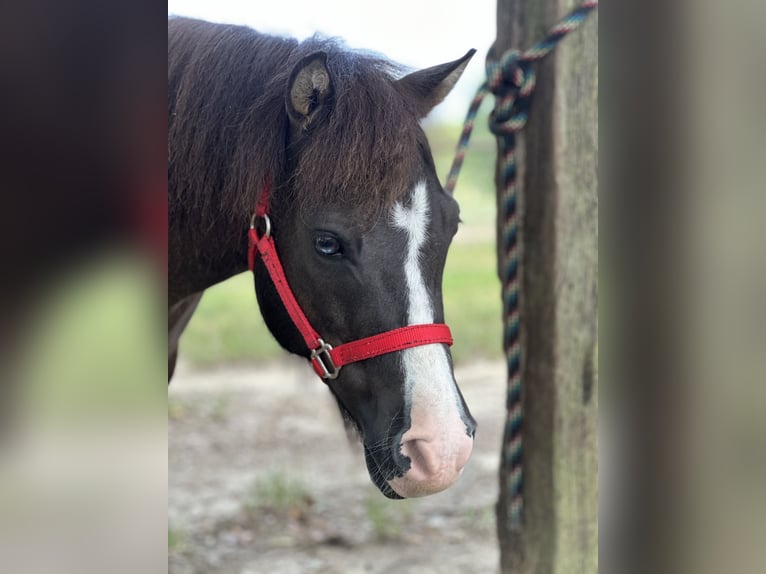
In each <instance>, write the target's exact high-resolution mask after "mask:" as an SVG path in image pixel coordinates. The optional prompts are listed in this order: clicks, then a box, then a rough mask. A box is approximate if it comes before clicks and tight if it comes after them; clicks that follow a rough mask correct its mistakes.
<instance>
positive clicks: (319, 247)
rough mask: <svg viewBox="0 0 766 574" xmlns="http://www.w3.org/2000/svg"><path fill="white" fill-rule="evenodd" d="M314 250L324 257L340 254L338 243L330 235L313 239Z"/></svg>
mask: <svg viewBox="0 0 766 574" xmlns="http://www.w3.org/2000/svg"><path fill="white" fill-rule="evenodd" d="M314 249H316V251H317V253H319V255H324V256H326V257H329V256H332V255H339V254H340V253H341V248H340V241H338V239H337V238H335V237H333V236H332V235H320V236H318V237H317V238H316V239H314Z"/></svg>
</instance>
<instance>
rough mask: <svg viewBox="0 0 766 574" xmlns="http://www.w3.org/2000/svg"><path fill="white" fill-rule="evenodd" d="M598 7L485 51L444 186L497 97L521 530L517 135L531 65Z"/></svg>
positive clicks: (507, 459)
mask: <svg viewBox="0 0 766 574" xmlns="http://www.w3.org/2000/svg"><path fill="white" fill-rule="evenodd" d="M597 7H598V0H590V1H584V2H582V3H581V4H580V5H579V6H577V7H576V8H575V9H574V10H572V12H570V13H569V15H567V16H566V17H565V18H564V19H563V20H562V21H561V22H559V23H558V24H557V25H555V26H554V27H553V28H551V30H550V31H549V32H548V35H547V36H546V38H545V39H544V40H542V41H541V42H538V43H537V44H535V45H534V46H532V48H530V49H529V50H527V51H525V52H519V51H518V50H509V51H508V52H506V53H505V54H503V56H502V57H501V58H500V59H499V60H496V59H495V58H494V47H493V48H492V49H490V51H489V54H487V62H486V71H487V80H486V81H485V82H484V83H483V84H482V85H481V86H480V87H479V89H478V90H477V92H476V95H475V96H474V98H473V101H472V102H471V105H470V107H469V108H468V114H467V115H466V118H465V123H464V124H463V131H462V133H461V134H460V139H459V141H458V146H457V151H456V152H455V159H454V161H453V163H452V168H451V169H450V172H449V175H448V177H447V184H446V185H445V190H446V191H447V192H448V193H450V194H452V193H454V190H455V184H456V183H457V178H458V175H459V174H460V169H461V167H462V164H463V159H464V158H465V151H466V148H467V147H468V142H469V140H470V138H471V132H472V131H473V126H474V122H475V120H476V115H477V113H478V111H479V107H480V106H481V103H482V102H483V101H484V98H485V97H486V95H487V94H488V93H490V92H491V93H492V94H493V95H494V96H495V108H494V109H493V110H492V113H491V114H490V116H489V128H490V131H491V132H492V133H493V134H495V136H496V137H497V138H498V139H499V142H500V149H499V155H500V162H499V163H500V175H501V177H502V182H503V186H502V191H501V198H500V199H501V200H500V209H501V213H502V226H501V247H502V250H503V251H502V255H503V257H502V261H503V264H502V268H501V271H500V273H501V281H502V298H503V349H504V351H505V355H506V361H507V366H508V395H507V399H506V409H507V418H506V426H505V431H504V436H503V452H502V461H501V464H502V465H503V474H502V476H505V477H507V483H506V484H505V485H504V487H505V489H506V493H507V496H508V500H510V512H509V514H508V523H509V527H510V528H511V529H512V530H514V529H519V528H520V527H521V524H522V517H523V510H524V498H523V487H524V481H523V478H524V477H523V473H522V445H523V443H522V424H523V411H522V394H521V391H522V387H521V347H520V344H519V277H518V271H519V261H520V253H519V246H518V217H517V213H516V158H515V155H514V150H515V147H516V134H517V133H518V132H520V131H521V130H522V129H523V128H524V126H525V125H526V123H527V112H528V110H529V106H530V104H531V102H532V94H533V93H534V89H535V73H534V70H533V68H532V64H533V63H534V62H537V61H538V60H541V59H542V58H544V57H545V56H546V55H548V54H549V53H550V52H551V51H552V50H553V48H555V47H556V45H557V44H558V43H559V41H561V39H562V38H564V36H566V35H567V34H569V33H570V32H571V31H573V30H575V29H576V28H578V27H579V26H580V24H582V22H583V21H584V20H585V18H586V17H587V16H588V14H590V12H591V11H593V10H594V9H595V8H597Z"/></svg>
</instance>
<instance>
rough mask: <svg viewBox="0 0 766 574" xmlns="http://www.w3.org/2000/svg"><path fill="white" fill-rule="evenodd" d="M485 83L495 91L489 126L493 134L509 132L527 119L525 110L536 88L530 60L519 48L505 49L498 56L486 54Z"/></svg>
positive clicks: (515, 130)
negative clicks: (499, 56) (524, 56)
mask: <svg viewBox="0 0 766 574" xmlns="http://www.w3.org/2000/svg"><path fill="white" fill-rule="evenodd" d="M486 70H487V87H488V89H489V91H490V92H492V94H494V95H495V99H496V101H495V109H494V110H493V111H492V113H491V114H490V117H489V129H490V131H491V132H492V133H493V134H495V135H496V136H501V135H511V134H514V133H516V132H518V131H520V130H521V129H522V128H523V127H524V125H525V124H526V123H527V110H528V108H529V104H530V101H531V99H532V92H534V89H535V72H534V69H533V68H532V62H530V61H528V60H526V59H525V58H523V57H522V54H521V52H519V51H518V50H508V51H507V52H506V53H505V54H503V56H502V57H501V58H500V59H499V60H495V59H494V58H493V50H490V52H489V54H488V55H487V63H486Z"/></svg>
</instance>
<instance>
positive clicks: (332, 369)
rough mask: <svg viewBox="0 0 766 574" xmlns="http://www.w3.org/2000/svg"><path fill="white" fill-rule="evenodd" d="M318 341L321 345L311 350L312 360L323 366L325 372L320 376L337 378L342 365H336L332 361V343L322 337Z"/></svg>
mask: <svg viewBox="0 0 766 574" xmlns="http://www.w3.org/2000/svg"><path fill="white" fill-rule="evenodd" d="M318 342H319V347H317V348H316V349H314V350H313V351H311V362H312V363H314V364H318V365H319V366H320V367H321V369H322V373H323V374H322V375H320V376H321V377H322V378H323V379H330V380H333V379H337V378H338V373H340V367H336V366H335V364H334V363H333V362H332V356H330V351H332V345H328V344H327V343H325V342H324V341H323V340H322V339H319V340H318Z"/></svg>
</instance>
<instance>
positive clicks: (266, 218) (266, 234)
mask: <svg viewBox="0 0 766 574" xmlns="http://www.w3.org/2000/svg"><path fill="white" fill-rule="evenodd" d="M258 217H262V218H263V222H264V223H265V224H266V231H265V232H264V234H263V235H262V237H269V236H270V235H271V219H269V216H268V215H266V214H265V213H264V214H263V215H260V216H259V215H258V214H257V213H253V216H252V217H251V218H250V229H255V222H256V221H257V220H258Z"/></svg>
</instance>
